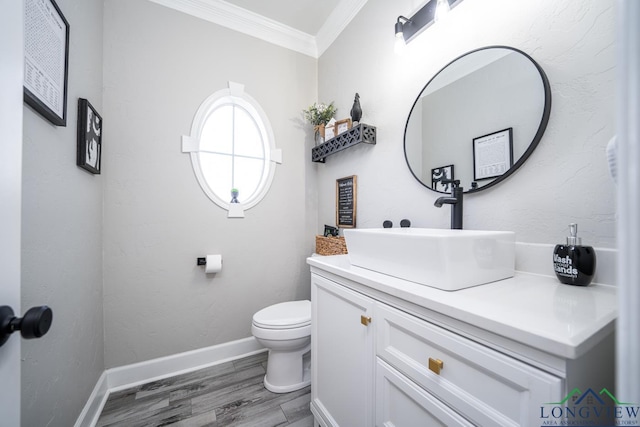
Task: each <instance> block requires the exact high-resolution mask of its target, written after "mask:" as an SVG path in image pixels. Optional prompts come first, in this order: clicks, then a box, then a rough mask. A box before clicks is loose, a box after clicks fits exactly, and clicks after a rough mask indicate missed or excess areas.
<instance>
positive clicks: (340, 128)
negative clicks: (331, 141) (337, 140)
mask: <svg viewBox="0 0 640 427" xmlns="http://www.w3.org/2000/svg"><path fill="white" fill-rule="evenodd" d="M349 129H351V119H344V120H340V121H337V122H336V135H340V134H341V133H343V132H346V131H348V130H349Z"/></svg>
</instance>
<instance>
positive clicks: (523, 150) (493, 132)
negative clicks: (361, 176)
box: [404, 46, 551, 193]
mask: <svg viewBox="0 0 640 427" xmlns="http://www.w3.org/2000/svg"><path fill="white" fill-rule="evenodd" d="M550 110H551V92H550V88H549V82H548V80H547V77H546V75H545V74H544V71H543V70H542V69H541V68H540V66H539V65H538V64H537V63H536V62H535V61H534V60H533V59H532V58H531V57H529V56H528V55H527V54H525V53H524V52H521V51H519V50H517V49H514V48H511V47H506V46H492V47H487V48H482V49H478V50H475V51H472V52H469V53H467V54H465V55H463V56H461V57H459V58H457V59H456V60H454V61H453V62H451V63H450V64H449V65H447V66H446V67H444V68H443V69H442V70H440V71H439V72H438V73H437V74H436V75H435V76H434V77H433V78H432V79H431V80H430V81H429V82H428V83H427V84H426V86H425V87H424V89H423V90H422V92H421V93H420V95H419V96H418V98H417V99H416V101H415V103H414V105H413V107H412V109H411V112H410V114H409V118H408V120H407V125H406V129H405V136H404V148H405V157H406V160H407V164H408V165H409V169H410V170H411V172H412V173H413V175H414V176H415V177H416V179H418V181H420V182H421V183H422V184H423V185H425V186H426V187H428V188H430V189H432V190H434V191H438V192H442V193H450V192H451V186H450V184H448V183H446V182H445V183H443V182H442V180H443V179H444V180H447V179H456V180H460V185H461V186H462V187H464V190H465V192H475V191H479V190H482V189H484V188H488V187H491V186H493V185H495V184H497V183H498V182H500V181H502V180H503V179H505V178H506V177H507V176H509V175H510V174H512V173H513V172H514V171H515V170H516V169H517V168H518V167H520V165H521V164H522V163H524V161H525V160H526V159H527V158H528V157H529V155H530V154H531V152H532V151H533V150H534V149H535V147H536V145H537V144H538V142H539V141H540V139H541V138H542V134H543V133H544V130H545V128H546V126H547V122H548V120H549V113H550Z"/></svg>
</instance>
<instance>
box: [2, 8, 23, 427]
mask: <svg viewBox="0 0 640 427" xmlns="http://www.w3.org/2000/svg"><path fill="white" fill-rule="evenodd" d="M0 11H2V12H0V306H3V305H7V306H10V307H11V308H12V309H13V310H14V312H15V313H16V315H18V316H20V315H21V314H22V313H21V307H20V208H21V199H22V197H21V192H22V185H21V183H22V108H23V107H22V79H23V73H22V64H23V58H24V56H23V42H22V40H23V28H22V22H23V21H22V1H17V0H0ZM14 335H18V336H13V337H11V338H10V339H9V340H8V341H7V342H6V343H5V344H4V345H3V346H2V347H0V384H1V385H2V386H1V387H0V420H2V425H3V426H7V427H18V426H19V425H20V334H14Z"/></svg>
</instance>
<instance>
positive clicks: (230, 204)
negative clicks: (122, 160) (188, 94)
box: [182, 82, 281, 216]
mask: <svg viewBox="0 0 640 427" xmlns="http://www.w3.org/2000/svg"><path fill="white" fill-rule="evenodd" d="M182 151H183V152H189V153H190V154H191V163H192V166H193V169H194V172H195V174H196V177H197V179H198V183H199V184H200V186H201V187H202V189H203V190H204V192H205V193H206V194H207V196H209V198H210V199H211V200H213V202H215V203H216V204H217V205H219V206H220V207H222V208H224V209H228V210H229V216H244V215H243V212H244V210H245V209H249V208H251V207H253V206H255V205H256V204H257V203H258V202H260V200H262V198H263V197H264V196H265V195H266V193H267V191H268V190H269V187H270V185H271V181H272V180H273V174H274V172H275V168H274V166H273V162H276V163H280V158H281V154H280V150H276V149H275V144H274V137H273V132H272V130H271V125H270V124H269V121H268V119H267V116H266V114H265V113H264V111H263V110H262V108H261V107H260V105H259V104H258V103H257V102H256V101H255V100H254V99H253V98H251V97H250V96H249V95H247V94H246V93H245V92H244V87H243V86H242V85H240V84H237V83H232V82H229V88H228V89H224V90H220V91H218V92H216V93H214V94H213V95H211V96H210V97H209V98H207V99H206V100H205V101H204V102H203V103H202V105H201V106H200V108H199V109H198V111H197V112H196V115H195V118H194V120H193V125H192V126H191V135H190V136H189V137H184V138H183V147H182Z"/></svg>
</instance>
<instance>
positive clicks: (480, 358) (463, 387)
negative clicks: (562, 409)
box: [375, 304, 563, 427]
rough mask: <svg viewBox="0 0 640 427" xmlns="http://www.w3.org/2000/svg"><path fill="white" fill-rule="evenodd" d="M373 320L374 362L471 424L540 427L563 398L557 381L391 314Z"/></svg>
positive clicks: (383, 311) (380, 312)
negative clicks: (543, 413) (547, 409)
mask: <svg viewBox="0 0 640 427" xmlns="http://www.w3.org/2000/svg"><path fill="white" fill-rule="evenodd" d="M375 315H376V331H377V337H376V342H377V345H376V346H377V353H378V356H379V357H380V358H382V359H384V360H385V361H386V362H387V363H389V364H390V365H391V366H393V367H394V368H395V369H397V370H398V371H400V372H402V373H403V374H404V375H406V376H407V377H409V378H410V379H411V380H412V381H414V382H416V383H417V384H419V385H420V386H421V387H422V388H424V389H425V390H427V391H428V392H429V393H431V394H433V395H434V396H437V397H438V399H440V400H441V401H443V402H445V403H446V404H447V405H448V406H450V407H451V408H454V409H455V410H456V412H458V413H460V414H462V415H463V416H464V417H465V418H467V419H468V420H470V421H471V422H473V423H474V424H477V425H481V426H486V427H506V426H509V427H516V426H533V425H536V423H537V425H540V413H539V408H540V405H542V404H544V403H545V402H558V401H559V400H560V398H561V394H562V391H563V382H562V380H561V379H560V378H557V377H555V376H553V375H549V374H547V373H546V372H543V371H541V370H539V369H536V368H534V367H532V366H529V365H527V364H525V363H522V362H520V361H518V360H516V359H513V358H511V357H509V356H506V355H504V354H502V353H499V352H497V351H495V350H493V349H490V348H488V347H485V346H483V345H481V344H478V343H476V342H473V341H471V340H469V339H467V338H464V337H462V336H460V335H457V334H454V333H452V332H450V331H447V330H445V329H443V328H440V327H439V326H436V325H433V324H431V323H429V322H426V321H424V320H421V319H418V318H416V317H414V316H411V315H409V314H407V313H404V312H402V311H399V310H396V309H394V308H391V307H388V306H384V305H382V304H379V305H377V306H376V312H375ZM430 359H431V362H430Z"/></svg>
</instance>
